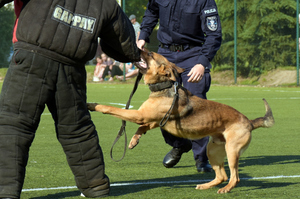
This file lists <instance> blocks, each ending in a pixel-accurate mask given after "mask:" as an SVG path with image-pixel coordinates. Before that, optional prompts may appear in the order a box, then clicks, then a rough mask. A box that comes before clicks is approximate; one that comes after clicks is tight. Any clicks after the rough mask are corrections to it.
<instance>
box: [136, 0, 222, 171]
mask: <svg viewBox="0 0 300 199" xmlns="http://www.w3.org/2000/svg"><path fill="white" fill-rule="evenodd" d="M158 20H159V30H158V32H157V38H158V40H159V42H160V46H159V49H158V53H159V54H162V55H164V56H165V57H166V58H167V59H168V60H169V61H170V62H173V63H175V64H176V65H177V66H179V67H181V68H184V69H185V71H184V72H183V73H182V74H181V76H180V79H178V81H179V83H182V84H183V86H184V87H185V88H187V89H188V90H190V91H191V92H192V93H193V94H194V95H196V96H198V97H200V98H202V99H207V98H206V93H207V92H208V90H209V87H210V84H211V77H210V73H209V72H210V69H211V64H210V61H211V60H212V59H213V57H214V56H215V54H216V52H217V51H218V49H219V48H220V45H221V41H222V33H221V24H220V19H219V15H218V10H217V6H216V3H215V1H214V0H197V1H196V0H193V1H189V0H149V3H148V5H147V9H146V11H145V15H144V17H143V22H142V24H141V32H140V36H139V41H138V47H139V48H141V49H143V47H144V45H145V42H149V36H150V34H151V33H152V30H153V28H154V27H155V26H156V24H157V22H158ZM162 134H163V136H164V138H165V141H166V143H168V144H169V145H171V146H172V147H173V149H172V150H171V151H170V152H169V153H168V154H167V155H166V156H165V158H164V160H163V165H164V166H165V167H167V168H170V167H173V166H175V165H176V164H177V163H178V162H179V160H180V158H181V155H182V154H183V153H185V152H188V151H189V150H191V148H192V150H193V153H194V159H195V161H196V167H197V170H198V171H199V172H210V171H211V170H212V169H211V166H210V164H209V163H208V158H207V155H206V145H207V143H208V139H209V138H208V137H205V138H203V139H200V140H193V141H189V140H186V139H183V138H177V137H174V136H173V135H171V134H169V133H168V132H166V131H164V130H162Z"/></svg>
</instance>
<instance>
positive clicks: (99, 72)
mask: <svg viewBox="0 0 300 199" xmlns="http://www.w3.org/2000/svg"><path fill="white" fill-rule="evenodd" d="M96 61H97V64H96V66H95V70H94V76H93V81H94V82H99V81H100V79H102V76H103V72H104V70H105V67H106V65H105V64H103V61H102V59H101V57H100V56H97V57H96Z"/></svg>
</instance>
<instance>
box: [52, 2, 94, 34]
mask: <svg viewBox="0 0 300 199" xmlns="http://www.w3.org/2000/svg"><path fill="white" fill-rule="evenodd" d="M51 18H52V19H53V20H55V21H58V22H60V23H63V24H65V25H67V26H70V27H71V28H76V29H79V30H82V31H85V32H89V33H93V31H94V27H95V23H96V19H95V18H93V17H89V16H84V15H80V14H76V13H72V12H71V11H69V10H67V9H65V8H63V7H61V6H59V5H57V6H56V7H55V9H54V11H53V13H52V17H51Z"/></svg>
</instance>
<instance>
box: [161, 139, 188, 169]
mask: <svg viewBox="0 0 300 199" xmlns="http://www.w3.org/2000/svg"><path fill="white" fill-rule="evenodd" d="M191 149H192V144H189V145H186V146H183V147H181V148H173V149H172V150H171V151H169V153H167V155H166V156H165V158H164V160H163V165H164V166H165V167H166V168H172V167H174V166H175V165H176V164H177V163H178V162H179V160H180V158H181V155H182V154H183V153H187V152H189V151H190V150H191Z"/></svg>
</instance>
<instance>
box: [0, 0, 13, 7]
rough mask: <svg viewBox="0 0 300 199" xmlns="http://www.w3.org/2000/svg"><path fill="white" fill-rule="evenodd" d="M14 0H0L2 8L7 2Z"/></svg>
mask: <svg viewBox="0 0 300 199" xmlns="http://www.w3.org/2000/svg"><path fill="white" fill-rule="evenodd" d="M12 1H13V0H0V8H2V7H3V6H4V5H5V4H7V3H10V2H12Z"/></svg>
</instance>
